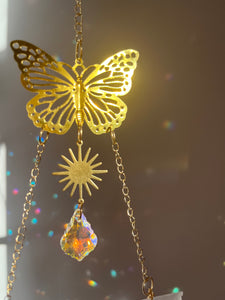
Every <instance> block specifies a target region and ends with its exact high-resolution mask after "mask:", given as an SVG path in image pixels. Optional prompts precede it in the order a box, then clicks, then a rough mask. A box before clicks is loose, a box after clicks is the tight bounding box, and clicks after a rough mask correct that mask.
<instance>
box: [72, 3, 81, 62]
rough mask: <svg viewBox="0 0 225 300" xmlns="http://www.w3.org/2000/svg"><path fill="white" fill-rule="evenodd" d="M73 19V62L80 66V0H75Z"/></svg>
mask: <svg viewBox="0 0 225 300" xmlns="http://www.w3.org/2000/svg"><path fill="white" fill-rule="evenodd" d="M74 11H75V17H74V30H75V44H76V50H75V62H76V63H78V64H82V62H83V60H82V58H83V15H82V0H75V6H74Z"/></svg>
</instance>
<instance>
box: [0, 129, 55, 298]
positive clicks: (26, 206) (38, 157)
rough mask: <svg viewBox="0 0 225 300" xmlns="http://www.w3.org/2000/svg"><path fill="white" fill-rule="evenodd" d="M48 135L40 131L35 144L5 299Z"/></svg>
mask: <svg viewBox="0 0 225 300" xmlns="http://www.w3.org/2000/svg"><path fill="white" fill-rule="evenodd" d="M48 136H49V133H48V132H45V136H44V131H43V130H41V131H40V135H39V139H38V144H37V154H36V157H35V162H34V168H33V169H32V170H31V177H30V180H29V185H30V189H29V191H28V193H27V194H26V196H25V202H24V206H23V214H22V221H21V225H20V226H19V227H18V231H17V236H16V238H15V246H14V252H13V254H12V258H13V261H12V264H11V268H10V272H9V276H8V284H7V296H6V297H5V299H11V295H10V293H11V291H12V289H13V284H14V282H15V280H16V274H15V273H16V267H17V262H18V260H19V259H20V257H21V251H22V249H23V246H24V245H23V243H24V240H25V232H26V225H25V223H26V221H27V219H28V216H29V212H30V210H31V206H32V200H33V198H34V187H35V186H36V183H37V178H38V175H39V173H40V169H39V165H40V162H41V157H42V153H43V152H44V149H45V144H46V142H47V140H48Z"/></svg>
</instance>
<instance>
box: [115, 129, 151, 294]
mask: <svg viewBox="0 0 225 300" xmlns="http://www.w3.org/2000/svg"><path fill="white" fill-rule="evenodd" d="M110 134H111V140H112V150H113V152H114V154H115V162H116V168H117V171H118V174H119V180H120V181H121V182H122V194H123V200H124V202H125V203H126V205H127V215H128V218H129V221H130V225H131V228H132V231H131V232H132V237H133V241H134V243H135V245H136V247H137V256H138V260H139V262H140V264H141V273H142V279H143V283H142V292H143V294H144V295H145V296H147V299H151V300H153V298H154V293H153V278H152V277H151V276H148V270H147V268H146V266H145V263H144V262H145V257H144V255H143V249H142V248H141V245H140V243H141V241H140V237H139V232H138V230H137V227H136V219H135V217H134V210H133V208H132V206H131V197H130V194H129V188H128V186H127V184H126V174H125V171H124V165H123V160H122V157H121V156H120V153H119V144H118V142H117V140H116V135H115V132H114V131H110Z"/></svg>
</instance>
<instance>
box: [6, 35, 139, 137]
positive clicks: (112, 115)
mask: <svg viewBox="0 0 225 300" xmlns="http://www.w3.org/2000/svg"><path fill="white" fill-rule="evenodd" d="M11 48H12V50H13V51H14V58H15V60H16V61H17V63H18V66H19V69H20V70H21V72H22V74H21V81H22V84H23V86H24V87H25V88H26V89H27V90H29V91H31V92H34V93H36V95H35V96H34V97H33V98H32V99H31V100H30V101H29V102H28V103H27V106H26V108H27V112H28V116H29V118H30V119H31V120H32V121H33V123H34V125H35V126H37V127H41V128H42V129H43V130H46V131H48V132H50V133H55V134H64V133H66V132H67V131H68V130H69V129H70V127H71V126H72V124H73V123H74V121H75V122H76V124H77V125H78V126H82V125H83V123H84V121H85V122H86V124H87V125H88V127H89V128H90V129H91V131H92V132H93V133H95V134H102V133H106V132H107V131H108V129H109V128H111V129H112V130H113V129H115V128H117V127H119V126H120V125H121V124H122V122H123V120H124V119H125V117H126V113H127V106H126V104H125V103H124V102H123V101H122V100H121V99H120V98H119V97H120V96H123V95H126V94H127V93H128V92H129V91H130V89H131V85H132V81H131V79H132V75H133V72H134V70H135V68H136V65H137V60H138V57H139V54H138V52H137V51H135V50H132V49H127V50H123V51H120V52H118V53H116V54H114V55H113V56H110V57H109V58H107V59H106V60H105V61H103V62H102V63H101V64H95V65H91V66H89V67H87V68H85V67H84V65H83V64H76V63H75V65H74V66H73V67H71V66H70V65H68V64H66V63H63V62H58V61H56V60H55V59H54V58H53V57H52V56H50V55H49V54H48V53H46V52H44V51H43V50H42V49H40V48H38V47H37V46H34V45H33V44H30V43H28V42H25V41H21V40H16V41H12V42H11Z"/></svg>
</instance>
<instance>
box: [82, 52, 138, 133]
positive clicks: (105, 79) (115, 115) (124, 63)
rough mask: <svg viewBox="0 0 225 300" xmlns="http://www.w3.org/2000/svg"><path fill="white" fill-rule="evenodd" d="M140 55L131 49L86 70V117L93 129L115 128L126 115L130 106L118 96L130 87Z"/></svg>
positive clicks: (99, 130) (101, 131)
mask: <svg viewBox="0 0 225 300" xmlns="http://www.w3.org/2000/svg"><path fill="white" fill-rule="evenodd" d="M138 57H139V53H138V52H137V51H135V50H131V49H128V50H124V51H121V52H118V53H116V54H114V55H113V56H111V57H109V58H107V59H106V60H105V61H104V62H103V63H102V64H100V65H93V66H90V67H89V68H87V69H85V70H84V72H83V74H82V77H83V82H84V86H85V90H86V99H85V108H84V110H85V120H86V122H87V124H88V126H89V128H90V129H91V130H92V132H93V133H95V134H102V133H105V132H107V130H108V129H109V128H111V129H112V130H113V129H115V128H117V127H119V126H120V125H121V123H122V122H123V120H124V119H125V118H126V112H127V106H126V104H125V103H124V102H123V101H122V100H121V99H120V98H119V97H118V96H123V95H126V94H127V93H128V92H129V91H130V89H131V85H132V76H133V73H134V70H135V69H136V66H137V60H138Z"/></svg>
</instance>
